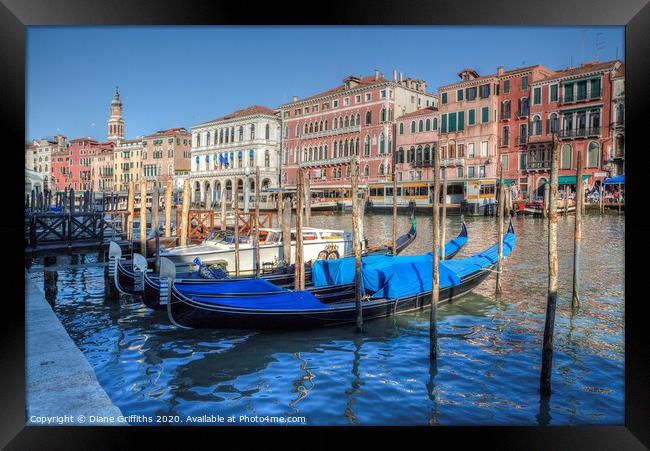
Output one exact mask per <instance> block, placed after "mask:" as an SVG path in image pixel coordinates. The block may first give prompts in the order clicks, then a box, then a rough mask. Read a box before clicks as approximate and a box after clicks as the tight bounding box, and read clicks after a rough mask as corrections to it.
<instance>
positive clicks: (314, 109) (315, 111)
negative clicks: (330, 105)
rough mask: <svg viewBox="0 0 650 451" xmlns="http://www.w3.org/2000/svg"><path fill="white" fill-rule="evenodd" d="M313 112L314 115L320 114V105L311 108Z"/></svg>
mask: <svg viewBox="0 0 650 451" xmlns="http://www.w3.org/2000/svg"><path fill="white" fill-rule="evenodd" d="M311 110H312V111H313V112H314V113H317V112H318V105H314V106H313V107H312V108H311Z"/></svg>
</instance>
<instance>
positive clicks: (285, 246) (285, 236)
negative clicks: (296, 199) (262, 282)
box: [280, 194, 292, 266]
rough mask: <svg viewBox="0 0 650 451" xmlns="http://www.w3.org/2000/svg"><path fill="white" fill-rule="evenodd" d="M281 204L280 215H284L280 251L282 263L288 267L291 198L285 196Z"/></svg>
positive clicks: (289, 261) (289, 256) (289, 260)
mask: <svg viewBox="0 0 650 451" xmlns="http://www.w3.org/2000/svg"><path fill="white" fill-rule="evenodd" d="M280 199H282V194H280ZM282 202H284V205H283V207H282V213H283V214H284V219H283V221H282V250H283V257H284V262H285V264H286V265H287V266H289V265H291V215H292V209H291V198H290V197H289V196H287V197H286V198H285V199H284V200H283V201H282Z"/></svg>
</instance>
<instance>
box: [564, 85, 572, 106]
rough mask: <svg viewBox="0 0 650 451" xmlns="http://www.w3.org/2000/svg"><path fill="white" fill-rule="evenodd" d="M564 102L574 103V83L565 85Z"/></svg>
mask: <svg viewBox="0 0 650 451" xmlns="http://www.w3.org/2000/svg"><path fill="white" fill-rule="evenodd" d="M564 101H565V102H573V83H569V84H567V85H564Z"/></svg>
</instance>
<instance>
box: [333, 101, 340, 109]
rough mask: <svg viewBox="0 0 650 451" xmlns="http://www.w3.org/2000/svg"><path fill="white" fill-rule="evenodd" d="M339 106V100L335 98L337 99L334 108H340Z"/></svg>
mask: <svg viewBox="0 0 650 451" xmlns="http://www.w3.org/2000/svg"><path fill="white" fill-rule="evenodd" d="M338 106H339V101H338V100H335V101H333V102H332V107H333V108H338Z"/></svg>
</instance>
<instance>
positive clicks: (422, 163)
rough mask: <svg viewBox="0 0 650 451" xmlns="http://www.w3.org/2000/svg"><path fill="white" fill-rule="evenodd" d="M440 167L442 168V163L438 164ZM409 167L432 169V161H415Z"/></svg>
mask: <svg viewBox="0 0 650 451" xmlns="http://www.w3.org/2000/svg"><path fill="white" fill-rule="evenodd" d="M440 166H442V161H441V162H440ZM411 167H413V168H432V167H433V161H431V160H416V161H414V162H412V163H411Z"/></svg>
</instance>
